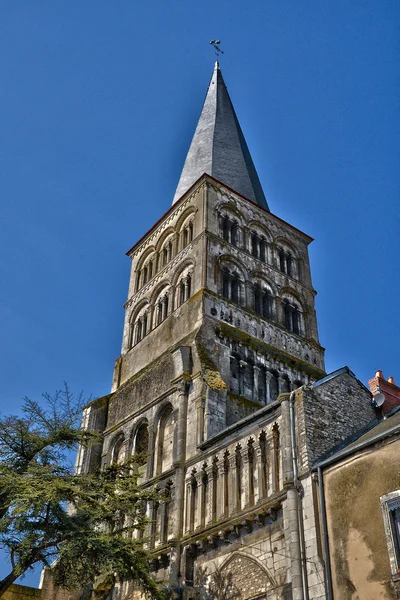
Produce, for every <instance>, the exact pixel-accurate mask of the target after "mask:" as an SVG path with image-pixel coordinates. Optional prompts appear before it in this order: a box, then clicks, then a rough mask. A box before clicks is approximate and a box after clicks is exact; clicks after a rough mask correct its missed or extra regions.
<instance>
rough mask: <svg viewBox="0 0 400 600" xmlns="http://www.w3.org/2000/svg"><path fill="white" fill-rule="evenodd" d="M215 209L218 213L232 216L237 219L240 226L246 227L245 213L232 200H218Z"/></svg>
mask: <svg viewBox="0 0 400 600" xmlns="http://www.w3.org/2000/svg"><path fill="white" fill-rule="evenodd" d="M214 210H215V212H216V213H217V214H221V215H224V216H225V215H227V216H231V217H232V218H233V219H236V220H237V222H238V225H239V227H244V225H245V218H244V215H243V213H242V212H241V211H240V210H239V209H238V208H237V206H235V205H234V204H232V203H231V202H227V201H226V200H222V201H221V202H218V204H217V205H216V207H215V209H214Z"/></svg>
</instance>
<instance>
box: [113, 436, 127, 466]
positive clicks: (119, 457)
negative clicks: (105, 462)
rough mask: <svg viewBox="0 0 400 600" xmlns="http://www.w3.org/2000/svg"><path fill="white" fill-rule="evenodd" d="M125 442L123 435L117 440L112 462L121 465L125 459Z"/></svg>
mask: <svg viewBox="0 0 400 600" xmlns="http://www.w3.org/2000/svg"><path fill="white" fill-rule="evenodd" d="M124 442H125V440H124V438H123V436H122V435H121V436H120V437H119V438H118V439H117V441H116V442H115V444H114V448H113V451H112V458H111V462H112V463H113V464H117V465H120V464H121V463H122V462H123V461H124V459H125V445H124Z"/></svg>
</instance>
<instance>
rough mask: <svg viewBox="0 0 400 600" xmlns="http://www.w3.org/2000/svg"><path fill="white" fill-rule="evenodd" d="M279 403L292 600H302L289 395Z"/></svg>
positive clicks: (282, 396)
mask: <svg viewBox="0 0 400 600" xmlns="http://www.w3.org/2000/svg"><path fill="white" fill-rule="evenodd" d="M279 401H280V403H281V410H282V426H281V427H282V475H283V485H284V487H285V489H286V494H287V496H286V506H285V512H286V519H285V520H287V526H288V534H287V536H288V542H289V544H288V546H289V555H290V570H291V574H292V596H293V600H304V593H303V575H302V562H301V545H300V528H299V495H298V491H297V489H296V482H295V480H294V468H293V459H292V437H291V425H290V394H281V395H280V396H279ZM285 537H286V536H285Z"/></svg>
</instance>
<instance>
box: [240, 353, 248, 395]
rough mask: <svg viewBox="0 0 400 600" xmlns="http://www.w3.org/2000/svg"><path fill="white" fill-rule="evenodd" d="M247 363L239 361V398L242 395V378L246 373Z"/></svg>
mask: <svg viewBox="0 0 400 600" xmlns="http://www.w3.org/2000/svg"><path fill="white" fill-rule="evenodd" d="M246 367H247V362H246V361H245V360H239V369H238V371H239V396H243V395H244V387H245V386H244V376H245V372H246Z"/></svg>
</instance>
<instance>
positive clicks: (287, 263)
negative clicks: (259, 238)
mask: <svg viewBox="0 0 400 600" xmlns="http://www.w3.org/2000/svg"><path fill="white" fill-rule="evenodd" d="M278 261H279V269H280V270H281V271H282V273H285V274H286V275H288V276H289V277H296V259H295V258H294V256H293V254H292V253H291V252H290V251H289V250H286V249H285V248H278Z"/></svg>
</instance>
